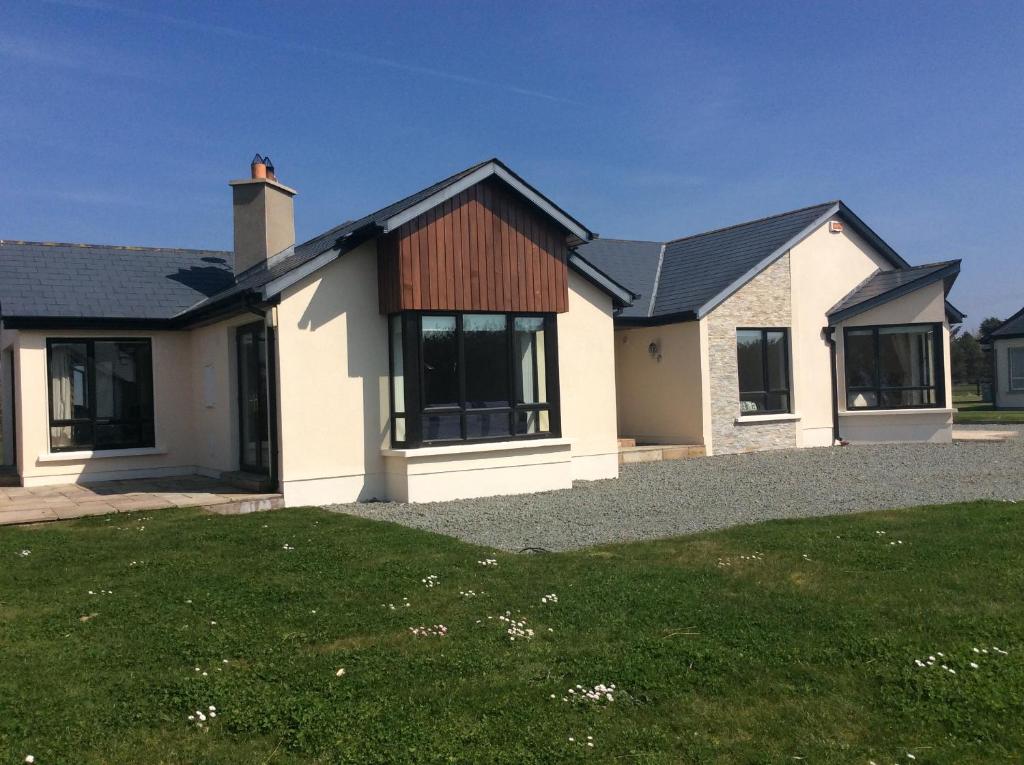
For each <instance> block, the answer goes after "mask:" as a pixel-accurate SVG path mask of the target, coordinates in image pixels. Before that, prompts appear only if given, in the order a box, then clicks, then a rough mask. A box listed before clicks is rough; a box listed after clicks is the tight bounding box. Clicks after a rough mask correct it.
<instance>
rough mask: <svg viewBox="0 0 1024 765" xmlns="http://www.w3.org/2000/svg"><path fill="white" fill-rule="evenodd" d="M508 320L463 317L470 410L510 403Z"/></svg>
mask: <svg viewBox="0 0 1024 765" xmlns="http://www.w3.org/2000/svg"><path fill="white" fill-rule="evenodd" d="M507 323H508V319H507V318H506V317H505V316H504V315H502V314H466V315H465V316H463V317H462V332H463V340H462V342H463V349H464V353H465V358H466V407H467V408H468V409H474V408H481V407H492V406H508V404H509V390H508V343H507V339H506V334H505V329H506V326H507ZM506 429H507V425H506Z"/></svg>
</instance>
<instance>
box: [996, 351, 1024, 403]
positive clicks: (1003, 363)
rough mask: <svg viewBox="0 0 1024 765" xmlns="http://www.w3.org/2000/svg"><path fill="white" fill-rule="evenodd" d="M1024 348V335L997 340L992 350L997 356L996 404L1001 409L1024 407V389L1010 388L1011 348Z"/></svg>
mask: <svg viewBox="0 0 1024 765" xmlns="http://www.w3.org/2000/svg"><path fill="white" fill-rule="evenodd" d="M1011 348H1024V337H1012V338H1007V339H1005V340H995V341H993V343H992V352H993V353H994V354H995V356H996V380H995V384H996V391H995V393H996V405H997V406H998V407H999V408H1000V409H1024V391H1022V390H1016V391H1013V390H1010V349H1011Z"/></svg>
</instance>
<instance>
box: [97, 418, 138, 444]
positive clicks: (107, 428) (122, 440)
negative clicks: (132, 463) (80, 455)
mask: <svg viewBox="0 0 1024 765" xmlns="http://www.w3.org/2000/svg"><path fill="white" fill-rule="evenodd" d="M95 433H96V448H97V449H125V448H128V447H132V446H138V445H139V444H140V443H141V442H142V430H141V427H140V425H139V424H138V423H131V424H121V425H117V424H107V423H97V424H96V427H95Z"/></svg>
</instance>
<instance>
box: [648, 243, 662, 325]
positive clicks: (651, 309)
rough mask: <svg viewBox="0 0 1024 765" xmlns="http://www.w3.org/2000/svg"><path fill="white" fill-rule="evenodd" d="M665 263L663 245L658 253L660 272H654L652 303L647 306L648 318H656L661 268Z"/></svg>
mask: <svg viewBox="0 0 1024 765" xmlns="http://www.w3.org/2000/svg"><path fill="white" fill-rule="evenodd" d="M664 263H665V245H664V244H662V245H661V251H660V252H659V253H658V270H657V271H655V272H654V287H653V288H652V289H651V302H650V303H649V304H648V306H647V318H650V317H652V316H654V303H655V301H657V299H658V286H659V285H660V284H661V267H662V265H664Z"/></svg>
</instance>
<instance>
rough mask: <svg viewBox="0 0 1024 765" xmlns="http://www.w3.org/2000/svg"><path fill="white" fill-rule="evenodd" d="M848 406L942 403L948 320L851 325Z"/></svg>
mask: <svg viewBox="0 0 1024 765" xmlns="http://www.w3.org/2000/svg"><path fill="white" fill-rule="evenodd" d="M843 337H844V341H843V345H844V359H845V364H846V408H847V409H920V408H926V407H939V406H942V404H943V401H944V398H945V396H944V394H943V393H944V392H943V369H942V325H941V324H904V325H893V326H879V327H847V328H846V331H845V333H844V336H843Z"/></svg>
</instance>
